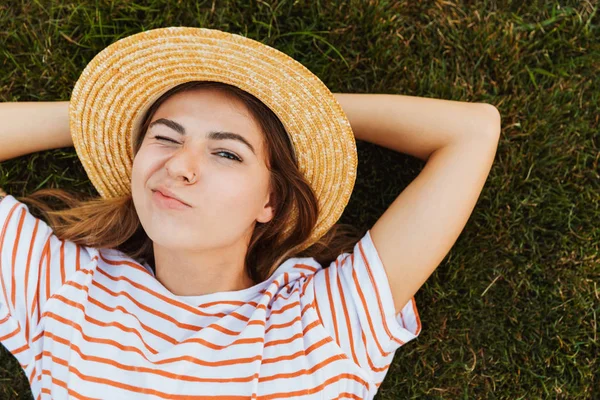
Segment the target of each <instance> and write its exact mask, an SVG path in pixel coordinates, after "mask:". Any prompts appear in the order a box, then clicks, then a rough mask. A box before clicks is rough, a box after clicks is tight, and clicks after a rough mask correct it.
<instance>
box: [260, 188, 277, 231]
mask: <svg viewBox="0 0 600 400" xmlns="http://www.w3.org/2000/svg"><path fill="white" fill-rule="evenodd" d="M274 215H275V207H274V206H273V204H272V202H271V194H269V196H268V197H267V203H266V204H265V205H264V207H263V209H262V210H261V212H260V214H259V215H258V217H257V218H256V221H257V222H260V223H261V224H265V223H267V222H269V221H270V220H272V219H273V216H274Z"/></svg>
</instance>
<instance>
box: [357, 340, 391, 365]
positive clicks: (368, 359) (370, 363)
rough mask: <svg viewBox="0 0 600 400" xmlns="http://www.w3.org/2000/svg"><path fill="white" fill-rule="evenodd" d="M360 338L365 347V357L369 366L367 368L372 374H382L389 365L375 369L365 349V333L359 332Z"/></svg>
mask: <svg viewBox="0 0 600 400" xmlns="http://www.w3.org/2000/svg"><path fill="white" fill-rule="evenodd" d="M360 333H361V338H362V342H363V345H364V347H365V355H366V356H367V363H368V364H369V368H371V371H373V372H383V371H385V370H386V369H388V368H389V367H390V364H391V362H390V363H388V364H386V365H384V366H383V367H376V366H375V364H373V361H372V360H371V357H370V356H369V351H368V348H367V338H366V337H365V332H363V331H361V332H360Z"/></svg>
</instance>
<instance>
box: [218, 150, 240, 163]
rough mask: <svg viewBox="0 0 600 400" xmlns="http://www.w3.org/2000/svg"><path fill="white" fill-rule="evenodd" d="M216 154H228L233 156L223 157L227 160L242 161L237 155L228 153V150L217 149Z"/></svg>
mask: <svg viewBox="0 0 600 400" xmlns="http://www.w3.org/2000/svg"><path fill="white" fill-rule="evenodd" d="M217 154H228V155H230V156H231V157H233V158H229V157H223V158H227V159H229V160H235V161H240V162H241V161H242V160H240V158H239V157H238V156H236V155H235V154H233V153H230V152H228V151H219V152H218V153H217Z"/></svg>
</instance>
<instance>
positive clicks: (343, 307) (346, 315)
mask: <svg viewBox="0 0 600 400" xmlns="http://www.w3.org/2000/svg"><path fill="white" fill-rule="evenodd" d="M335 268H336V270H337V279H336V281H337V286H338V290H339V291H340V299H341V300H342V309H343V310H344V317H345V318H346V330H347V331H348V341H349V342H350V350H351V351H352V358H353V359H354V363H355V364H356V365H360V363H359V362H358V358H357V357H356V353H355V351H354V337H353V336H352V326H351V325H350V316H349V314H348V308H347V307H346V300H345V296H344V289H343V288H342V282H341V281H340V271H339V267H338V260H337V259H336V260H335Z"/></svg>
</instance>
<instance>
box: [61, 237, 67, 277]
mask: <svg viewBox="0 0 600 400" xmlns="http://www.w3.org/2000/svg"><path fill="white" fill-rule="evenodd" d="M65 243H66V242H65V241H64V240H61V243H60V283H61V284H63V283H64V282H65V281H66V280H67V278H66V277H65V275H66V273H65Z"/></svg>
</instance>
